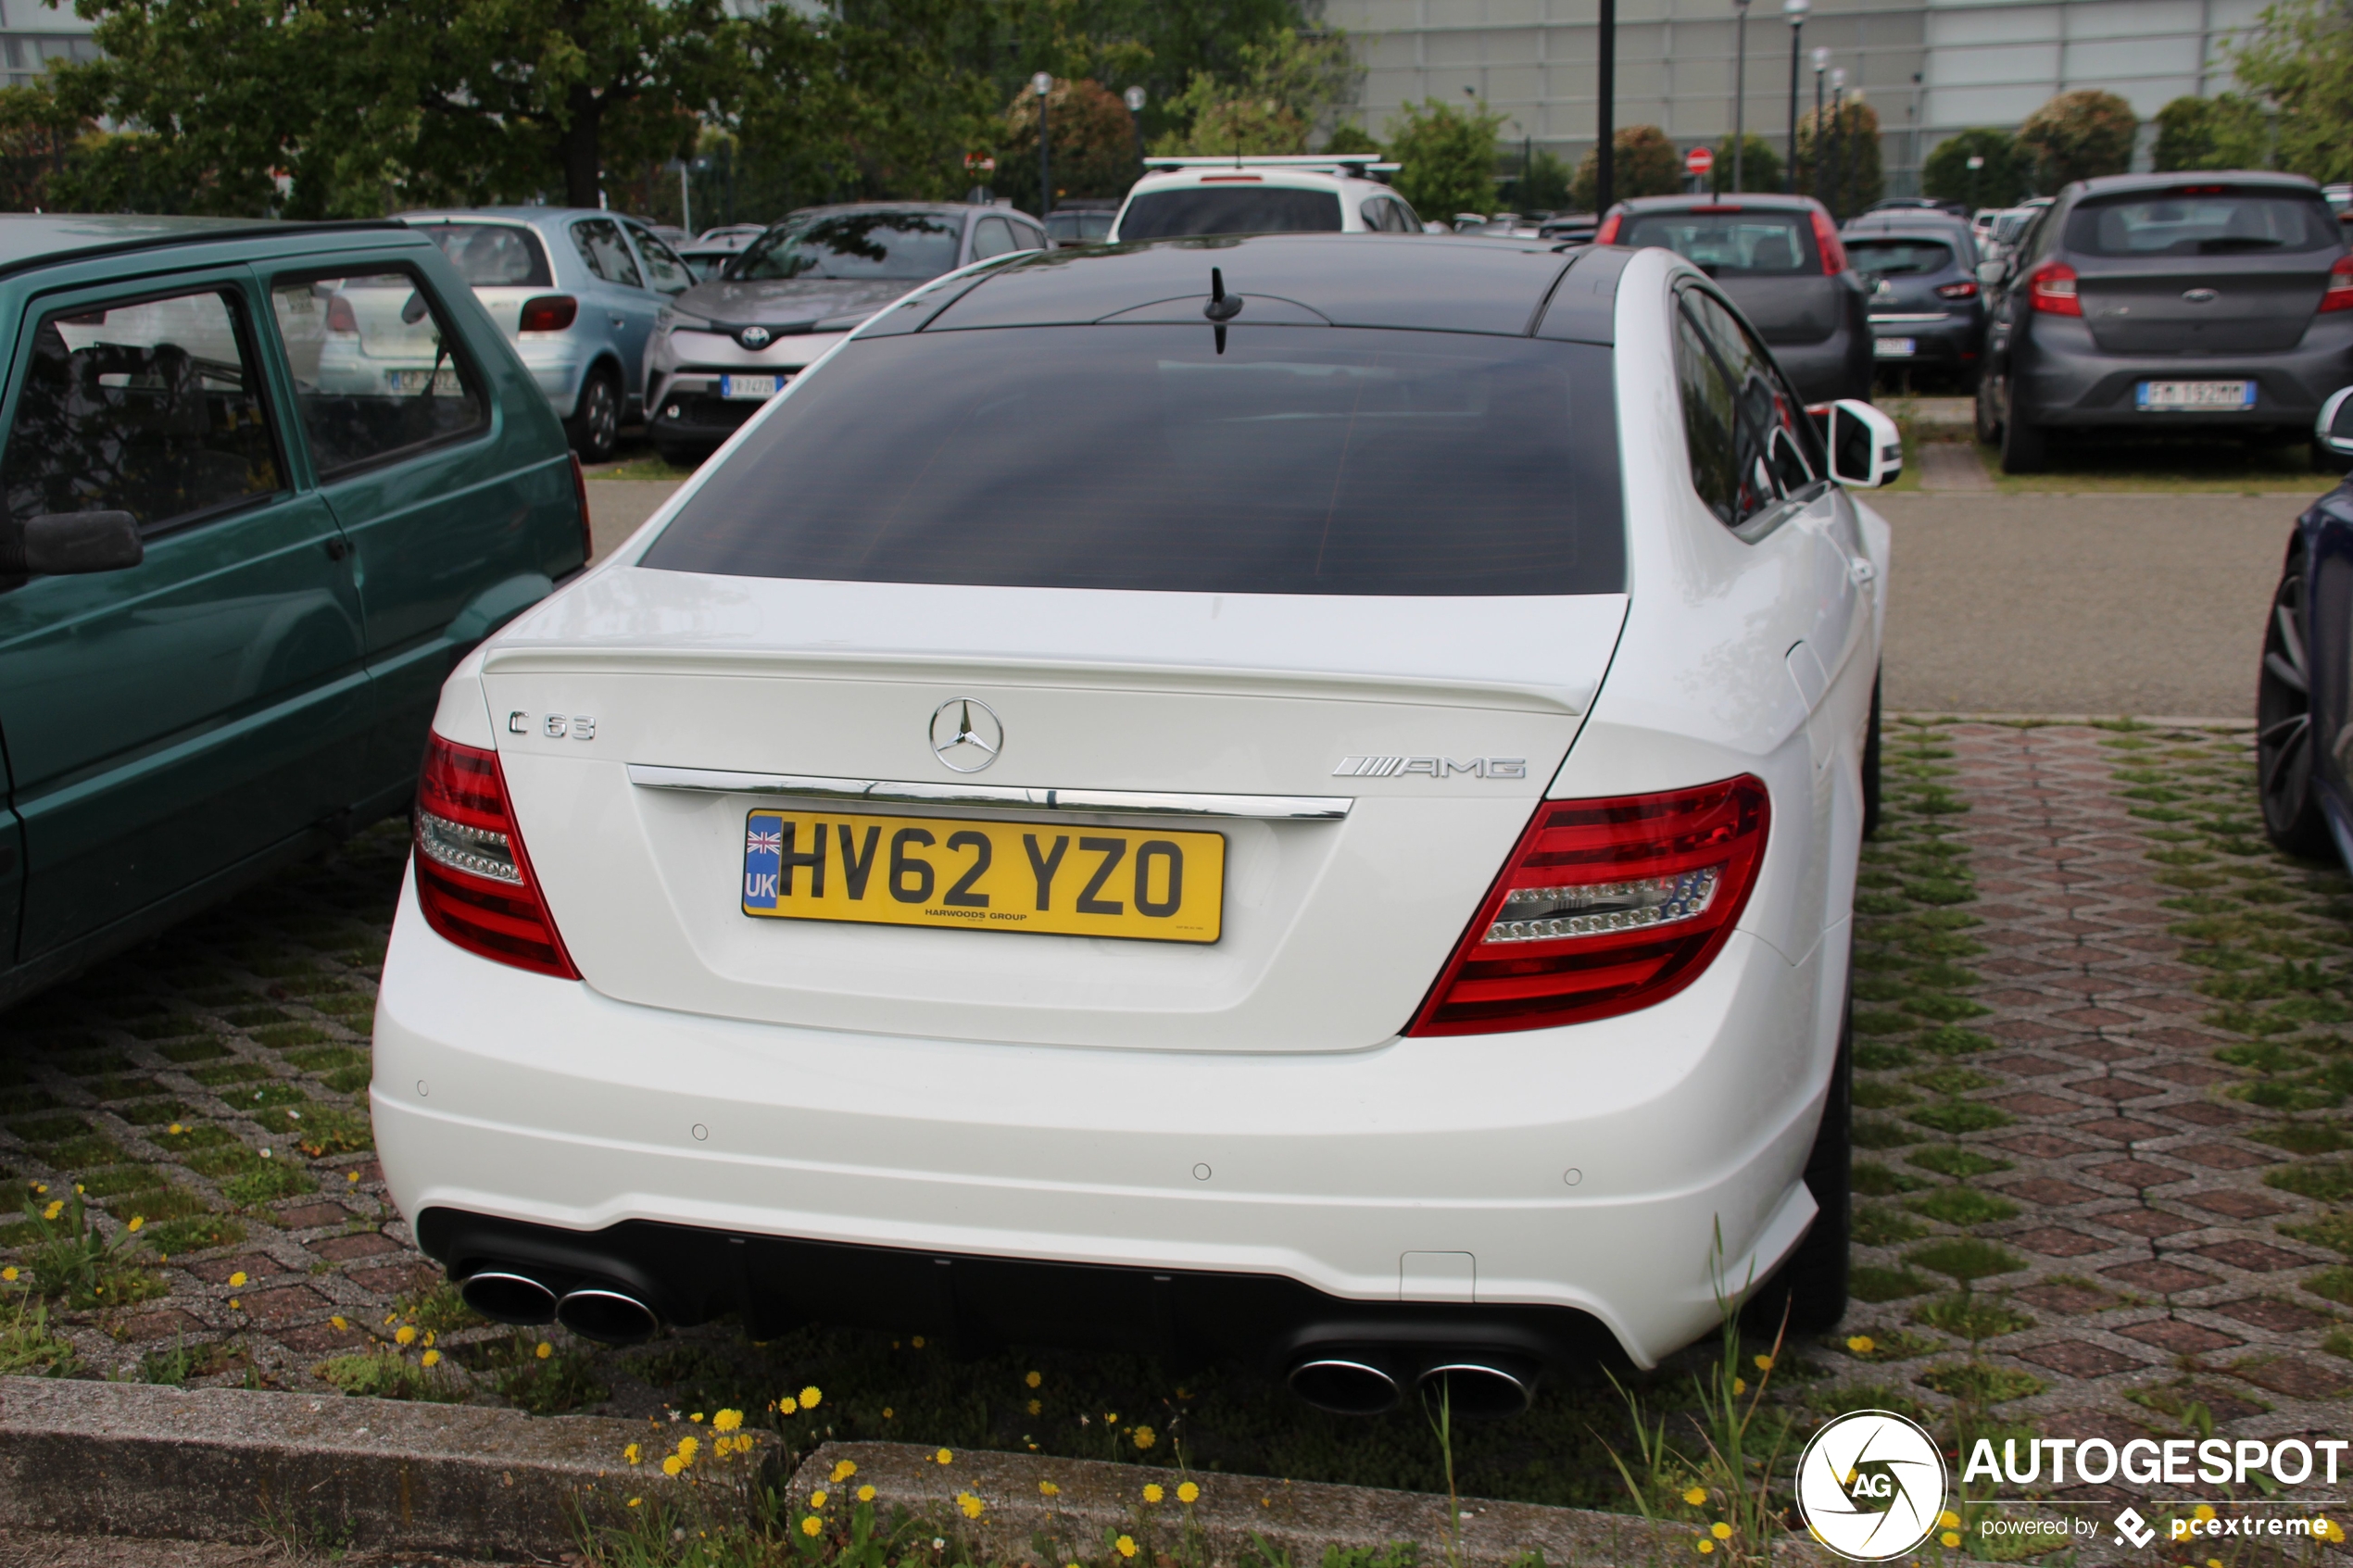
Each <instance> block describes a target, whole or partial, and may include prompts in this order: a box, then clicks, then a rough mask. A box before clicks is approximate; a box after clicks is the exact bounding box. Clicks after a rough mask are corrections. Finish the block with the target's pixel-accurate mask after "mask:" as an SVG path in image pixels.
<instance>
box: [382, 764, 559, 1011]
mask: <svg viewBox="0 0 2353 1568" xmlns="http://www.w3.org/2000/svg"><path fill="white" fill-rule="evenodd" d="M415 838H416V849H417V853H416V858H415V861H414V864H415V866H416V869H417V902H418V903H419V904H420V905H422V907H423V909H424V911H425V923H426V924H428V925H430V926H432V927H433V928H434V930H435V931H437V932H439V933H441V935H444V936H446V937H447V938H448V939H449V940H450V941H452V942H455V943H456V944H457V945H458V946H459V947H463V948H465V949H466V950H467V951H468V952H470V953H478V954H480V955H481V956H482V957H484V958H485V959H495V960H497V961H498V962H500V963H509V964H512V965H514V966H515V967H516V968H517V969H527V970H530V971H531V972H534V973H535V974H552V975H555V976H556V977H557V978H559V979H562V980H577V979H579V978H580V972H579V971H578V970H576V969H574V968H573V965H572V956H571V955H570V954H568V953H566V952H565V951H564V939H563V938H562V937H561V936H560V935H557V933H556V922H555V921H554V919H553V918H551V917H550V916H549V915H548V913H547V900H545V899H543V898H542V897H540V896H539V884H538V883H537V882H535V880H534V879H533V877H532V874H531V857H530V856H529V855H526V854H525V853H524V852H523V847H522V834H519V833H517V832H516V831H515V821H514V813H513V812H512V811H511V810H510V809H508V805H507V781H506V779H505V777H504V776H503V775H502V774H501V773H500V772H499V771H498V754H497V752H495V751H483V750H480V749H478V748H476V747H474V746H460V745H459V744H458V743H457V742H456V741H453V740H445V739H443V738H442V737H441V736H440V735H434V736H432V737H430V738H429V739H428V740H427V742H426V743H425V766H424V771H423V773H422V776H421V777H420V778H419V779H418V780H417V822H416V834H415Z"/></svg>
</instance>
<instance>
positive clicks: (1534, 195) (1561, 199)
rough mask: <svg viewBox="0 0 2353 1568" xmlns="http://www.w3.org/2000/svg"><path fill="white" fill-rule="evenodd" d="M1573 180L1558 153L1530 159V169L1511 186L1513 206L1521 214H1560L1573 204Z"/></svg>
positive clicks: (1541, 152)
mask: <svg viewBox="0 0 2353 1568" xmlns="http://www.w3.org/2000/svg"><path fill="white" fill-rule="evenodd" d="M1572 179H1573V176H1572V175H1571V174H1570V173H1569V169H1568V165H1567V164H1566V163H1563V162H1562V161H1561V159H1560V156H1559V155H1558V154H1556V153H1551V152H1545V151H1543V150H1541V149H1539V150H1538V151H1536V152H1534V153H1531V154H1529V158H1528V167H1527V169H1525V170H1524V171H1523V172H1521V173H1519V174H1517V175H1515V176H1514V177H1513V178H1512V180H1511V182H1510V194H1511V202H1512V206H1513V207H1516V208H1517V209H1518V210H1520V211H1521V212H1559V211H1562V210H1564V209H1566V208H1567V206H1568V203H1569V194H1570V183H1571V181H1572Z"/></svg>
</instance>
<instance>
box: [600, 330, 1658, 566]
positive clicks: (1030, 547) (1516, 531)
mask: <svg viewBox="0 0 2353 1568" xmlns="http://www.w3.org/2000/svg"><path fill="white" fill-rule="evenodd" d="M1225 336H1226V338H1227V341H1226V342H1224V343H1223V344H1221V343H1219V341H1218V337H1219V334H1217V333H1215V332H1212V331H1211V330H1210V329H1209V328H1208V327H1207V326H1206V325H1205V324H1204V325H1198V326H1196V325H1183V326H1081V327H1023V328H999V329H991V330H975V331H970V332H925V333H920V334H910V335H907V336H903V337H888V338H877V339H875V340H873V341H870V342H853V343H851V344H850V345H849V346H848V347H846V348H845V349H843V350H842V351H841V353H840V354H839V355H837V357H836V358H834V359H833V360H831V361H830V362H828V363H827V365H826V366H825V367H824V370H822V371H820V372H819V373H818V374H816V375H814V376H812V377H811V378H810V379H809V380H808V381H807V382H805V383H803V384H802V385H801V386H800V387H799V389H798V390H796V391H795V392H794V393H793V394H792V395H789V396H788V397H786V399H785V400H784V402H783V403H782V404H781V405H780V406H779V407H777V408H774V410H773V411H772V412H771V413H770V414H769V415H768V416H767V417H766V418H765V419H763V420H761V422H760V424H759V425H758V426H757V427H756V428H754V429H753V430H752V431H751V432H750V433H749V436H747V437H746V439H745V442H744V445H741V446H739V447H738V448H736V451H735V452H734V453H733V454H732V455H731V456H730V457H729V458H727V459H726V460H725V461H724V463H722V464H721V465H720V466H719V467H718V468H717V469H716V470H712V471H711V473H710V474H708V475H707V476H706V478H705V480H704V482H703V484H702V487H701V488H700V489H699V490H698V491H697V492H696V493H695V494H694V495H693V496H692V497H691V498H690V499H689V500H688V501H687V502H686V505H685V507H684V508H682V509H681V511H680V512H679V514H678V516H677V517H676V519H675V520H674V521H672V523H671V524H670V526H669V527H668V528H667V529H666V530H665V531H664V532H663V533H662V535H661V538H660V539H658V540H656V541H655V542H654V545H653V546H652V548H651V549H650V550H648V553H647V554H646V556H645V557H644V558H643V560H642V561H641V563H640V564H642V565H644V566H648V567H653V568H657V569H661V570H665V571H703V572H712V573H716V574H720V575H724V576H738V577H801V578H820V579H827V580H832V581H837V582H862V583H967V584H975V585H987V586H992V587H1030V588H1117V589H1140V590H1158V591H1166V592H1186V593H1214V594H1365V595H1415V596H1427V595H1448V594H1454V595H1489V596H1491V595H1517V594H1601V593H1616V592H1618V591H1620V590H1621V589H1622V588H1623V586H1624V583H1625V545H1624V540H1623V538H1622V536H1621V528H1620V522H1619V499H1618V476H1617V420H1616V412H1615V404H1614V399H1613V395H1612V391H1611V374H1610V350H1608V349H1607V348H1604V347H1599V346H1595V345H1588V344H1564V343H1554V342H1547V341H1542V340H1535V339H1528V338H1506V337H1482V336H1473V335H1469V334H1463V333H1451V332H1385V331H1375V330H1363V329H1355V328H1339V327H1331V328H1324V327H1260V328H1258V329H1256V330H1252V329H1251V328H1248V327H1236V328H1234V329H1232V330H1231V331H1230V332H1228V333H1227V334H1225Z"/></svg>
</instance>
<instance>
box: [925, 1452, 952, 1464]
mask: <svg viewBox="0 0 2353 1568" xmlns="http://www.w3.org/2000/svg"><path fill="white" fill-rule="evenodd" d="M931 1457H932V1458H934V1459H936V1460H937V1461H939V1462H940V1463H942V1464H952V1463H954V1462H955V1460H956V1456H955V1455H954V1454H951V1453H950V1452H949V1451H948V1450H947V1449H940V1450H939V1451H938V1452H937V1453H936V1454H934V1455H932V1456H931Z"/></svg>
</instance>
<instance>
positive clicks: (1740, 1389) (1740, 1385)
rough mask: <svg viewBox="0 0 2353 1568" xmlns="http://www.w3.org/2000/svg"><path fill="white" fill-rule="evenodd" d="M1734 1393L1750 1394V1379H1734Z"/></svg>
mask: <svg viewBox="0 0 2353 1568" xmlns="http://www.w3.org/2000/svg"><path fill="white" fill-rule="evenodd" d="M1732 1392H1733V1393H1735V1394H1745V1393H1747V1392H1748V1379H1747V1378H1745V1377H1735V1378H1734V1379H1732Z"/></svg>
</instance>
